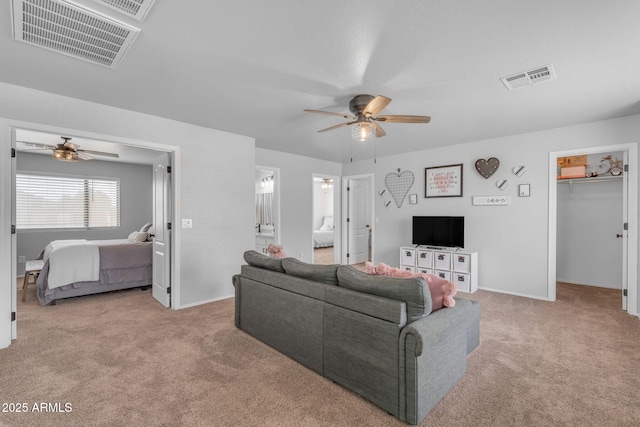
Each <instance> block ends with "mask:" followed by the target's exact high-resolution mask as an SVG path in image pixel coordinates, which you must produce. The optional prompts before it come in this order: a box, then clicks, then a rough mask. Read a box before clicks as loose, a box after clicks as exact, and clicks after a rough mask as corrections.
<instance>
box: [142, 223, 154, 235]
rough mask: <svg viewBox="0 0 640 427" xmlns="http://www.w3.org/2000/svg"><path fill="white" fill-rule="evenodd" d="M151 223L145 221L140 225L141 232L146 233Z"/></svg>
mask: <svg viewBox="0 0 640 427" xmlns="http://www.w3.org/2000/svg"><path fill="white" fill-rule="evenodd" d="M152 225H153V224H151V223H150V222H148V223H146V224H145V225H143V226H142V227H140V232H141V233H148V232H149V229H150V228H151V226H152Z"/></svg>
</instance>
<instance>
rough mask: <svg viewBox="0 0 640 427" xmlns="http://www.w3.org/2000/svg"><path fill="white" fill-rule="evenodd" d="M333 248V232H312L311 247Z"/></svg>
mask: <svg viewBox="0 0 640 427" xmlns="http://www.w3.org/2000/svg"><path fill="white" fill-rule="evenodd" d="M329 246H333V231H320V230H314V231H313V247H314V248H327V247H329Z"/></svg>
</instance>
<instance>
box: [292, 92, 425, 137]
mask: <svg viewBox="0 0 640 427" xmlns="http://www.w3.org/2000/svg"><path fill="white" fill-rule="evenodd" d="M390 102H391V98H387V97H386V96H382V95H378V96H373V95H356V96H354V97H353V98H352V99H351V101H349V111H351V112H352V113H353V115H350V114H344V113H334V112H332V111H322V110H309V109H306V110H304V111H307V112H309V113H317V114H325V115H328V116H339V117H343V118H345V119H350V120H352V121H350V122H345V123H340V124H339V125H335V126H331V127H328V128H326V129H321V130H319V131H318V132H327V131H330V130H334V129H338V128H341V127H343V126H349V125H355V126H354V127H353V131H352V136H353V138H354V139H359V140H360V141H364V140H366V139H368V138H370V137H371V136H374V135H375V137H376V138H380V137H383V136H385V135H386V134H387V133H386V132H385V131H384V129H382V127H381V126H380V125H379V124H378V123H376V122H387V123H429V122H430V121H431V117H429V116H407V115H402V116H396V115H394V116H391V115H382V116H378V115H377V114H378V113H379V112H380V111H382V110H383V109H384V108H385V107H386V106H387V105H389V103H390Z"/></svg>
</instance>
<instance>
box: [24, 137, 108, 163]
mask: <svg viewBox="0 0 640 427" xmlns="http://www.w3.org/2000/svg"><path fill="white" fill-rule="evenodd" d="M60 138H62V140H63V141H64V142H63V143H60V144H56V145H48V144H40V143H36V142H25V141H20V142H22V143H23V144H25V145H27V146H29V147H35V148H36V149H46V150H52V157H53V158H54V159H56V160H60V161H63V162H77V161H78V160H92V159H93V157H92V155H93V156H107V157H114V158H118V157H119V156H118V154H116V153H107V152H104V151H95V150H83V149H81V148H80V146H79V145H76V144H74V143H72V142H70V141H71V138H69V137H68V136H61V137H60Z"/></svg>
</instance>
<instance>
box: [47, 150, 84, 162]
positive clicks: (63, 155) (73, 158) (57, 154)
mask: <svg viewBox="0 0 640 427" xmlns="http://www.w3.org/2000/svg"><path fill="white" fill-rule="evenodd" d="M53 158H54V159H56V160H60V161H62V162H77V161H78V153H75V152H73V151H68V150H58V149H56V150H53Z"/></svg>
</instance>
